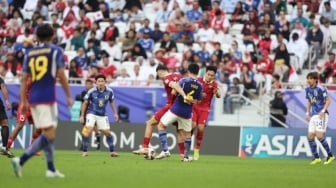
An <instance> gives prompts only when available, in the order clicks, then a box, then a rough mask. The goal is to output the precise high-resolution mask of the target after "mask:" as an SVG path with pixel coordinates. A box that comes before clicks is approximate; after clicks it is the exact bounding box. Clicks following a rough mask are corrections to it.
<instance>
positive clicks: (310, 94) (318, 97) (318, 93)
mask: <svg viewBox="0 0 336 188" xmlns="http://www.w3.org/2000/svg"><path fill="white" fill-rule="evenodd" d="M305 90H306V98H307V99H308V101H309V102H310V104H311V111H310V115H311V116H313V115H317V114H319V113H320V112H321V111H322V109H323V107H324V104H325V101H326V97H328V92H327V90H326V88H325V87H322V86H319V85H317V86H316V87H313V88H311V87H307V88H306V89H305Z"/></svg>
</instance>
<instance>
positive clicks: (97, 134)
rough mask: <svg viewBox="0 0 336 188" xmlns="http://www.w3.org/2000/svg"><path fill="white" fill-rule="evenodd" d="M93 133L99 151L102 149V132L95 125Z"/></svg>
mask: <svg viewBox="0 0 336 188" xmlns="http://www.w3.org/2000/svg"><path fill="white" fill-rule="evenodd" d="M93 132H94V134H95V141H96V144H97V150H99V149H100V132H99V129H98V128H97V125H95V126H94V127H93Z"/></svg>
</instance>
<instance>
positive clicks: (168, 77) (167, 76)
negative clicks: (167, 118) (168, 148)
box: [133, 65, 184, 155]
mask: <svg viewBox="0 0 336 188" xmlns="http://www.w3.org/2000/svg"><path fill="white" fill-rule="evenodd" d="M156 73H157V75H158V76H159V78H160V79H162V81H163V85H164V88H165V90H166V93H167V104H166V105H165V106H164V107H162V108H161V109H160V110H158V111H157V112H156V113H155V114H154V116H153V117H152V118H151V119H150V120H148V121H147V122H146V130H145V136H144V139H143V144H142V148H140V149H138V150H135V151H133V153H134V154H137V155H140V154H146V153H147V152H148V146H149V143H150V139H151V137H152V133H153V126H155V125H157V124H158V123H159V121H160V119H161V117H162V116H163V115H164V114H165V113H166V112H167V111H168V110H169V109H170V107H171V105H172V104H173V102H174V100H175V98H176V97H175V95H173V94H172V90H173V87H174V84H176V83H177V82H178V81H179V80H180V79H181V78H182V77H183V76H182V75H181V74H178V73H169V72H168V68H167V67H166V66H164V65H159V66H158V67H157V68H156ZM178 138H179V140H178V143H179V148H180V153H181V154H183V153H184V141H183V140H182V139H181V138H182V137H180V136H178Z"/></svg>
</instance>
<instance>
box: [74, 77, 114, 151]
mask: <svg viewBox="0 0 336 188" xmlns="http://www.w3.org/2000/svg"><path fill="white" fill-rule="evenodd" d="M95 79H96V85H97V86H96V87H93V88H91V89H90V90H89V91H88V92H87V94H86V95H85V97H84V103H83V104H82V108H81V116H80V118H79V121H80V122H81V123H84V115H85V116H86V122H85V126H84V128H83V131H82V134H83V154H82V156H83V157H86V156H88V146H89V136H90V135H91V133H92V130H93V127H94V125H95V124H96V125H97V127H98V129H99V130H102V132H103V134H104V135H105V136H106V141H107V143H108V145H109V150H110V156H111V157H118V153H116V152H115V151H114V145H113V137H112V135H111V131H110V123H109V120H108V116H106V114H105V111H106V105H107V103H109V104H110V106H111V108H112V111H113V113H114V119H115V121H118V119H119V116H118V112H117V108H116V106H115V104H114V93H113V90H112V89H111V88H109V87H106V86H105V84H106V77H105V76H104V75H102V74H98V75H97V76H96V77H95Z"/></svg>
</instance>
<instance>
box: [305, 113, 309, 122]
mask: <svg viewBox="0 0 336 188" xmlns="http://www.w3.org/2000/svg"><path fill="white" fill-rule="evenodd" d="M305 119H306V121H307V122H309V121H310V117H309V114H306V117H305Z"/></svg>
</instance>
